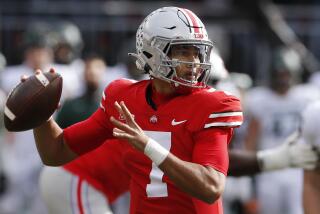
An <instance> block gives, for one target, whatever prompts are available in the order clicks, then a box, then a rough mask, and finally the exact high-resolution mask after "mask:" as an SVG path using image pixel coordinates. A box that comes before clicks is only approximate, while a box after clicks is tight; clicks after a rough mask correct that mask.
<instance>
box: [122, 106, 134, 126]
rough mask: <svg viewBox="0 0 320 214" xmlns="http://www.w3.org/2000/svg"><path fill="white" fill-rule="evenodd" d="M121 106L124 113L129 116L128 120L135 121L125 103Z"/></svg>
mask: <svg viewBox="0 0 320 214" xmlns="http://www.w3.org/2000/svg"><path fill="white" fill-rule="evenodd" d="M120 106H121V109H122V111H123V113H124V114H125V115H126V116H127V119H129V120H130V121H134V118H133V115H132V114H131V112H130V111H129V109H128V108H127V106H126V104H124V102H123V101H121V102H120Z"/></svg>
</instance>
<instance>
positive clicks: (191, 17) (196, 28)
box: [182, 8, 200, 33]
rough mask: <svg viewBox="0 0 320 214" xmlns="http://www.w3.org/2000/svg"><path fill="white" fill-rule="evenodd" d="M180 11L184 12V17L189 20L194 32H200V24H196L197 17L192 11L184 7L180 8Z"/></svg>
mask: <svg viewBox="0 0 320 214" xmlns="http://www.w3.org/2000/svg"><path fill="white" fill-rule="evenodd" d="M182 11H183V12H184V13H185V15H186V17H187V18H188V19H189V20H190V21H191V23H192V28H193V31H194V33H200V26H199V24H198V20H197V17H196V16H195V15H194V13H193V12H192V11H190V10H188V9H184V8H182Z"/></svg>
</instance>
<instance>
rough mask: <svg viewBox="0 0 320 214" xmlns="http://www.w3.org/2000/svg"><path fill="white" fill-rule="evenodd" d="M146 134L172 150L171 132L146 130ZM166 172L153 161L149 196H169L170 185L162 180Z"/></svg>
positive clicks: (147, 192) (148, 188) (147, 189)
mask: <svg viewBox="0 0 320 214" xmlns="http://www.w3.org/2000/svg"><path fill="white" fill-rule="evenodd" d="M144 132H145V134H146V135H147V136H148V137H150V138H152V139H154V140H155V141H157V142H158V143H159V144H160V145H161V146H163V147H164V148H165V149H167V150H168V151H170V148H171V132H159V131H144ZM163 175H164V173H163V172H162V171H161V170H160V169H159V168H158V167H157V166H156V165H155V164H154V163H153V162H152V169H151V171H150V174H149V178H150V183H149V184H147V188H146V194H147V196H148V198H153V197H168V185H167V183H165V182H163V181H162V178H163Z"/></svg>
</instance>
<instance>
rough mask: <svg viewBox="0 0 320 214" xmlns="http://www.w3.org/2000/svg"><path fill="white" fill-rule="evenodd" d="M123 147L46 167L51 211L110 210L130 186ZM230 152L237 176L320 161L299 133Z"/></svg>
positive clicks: (103, 148) (43, 187)
mask: <svg viewBox="0 0 320 214" xmlns="http://www.w3.org/2000/svg"><path fill="white" fill-rule="evenodd" d="M211 57H212V56H211ZM212 63H213V64H216V62H215V61H214V62H212ZM215 71H216V72H217V70H215ZM69 114H72V113H71V112H70V113H69ZM76 114H78V113H76ZM69 116H71V115H69ZM74 118H75V119H76V118H77V117H74ZM78 118H79V116H78ZM121 148H122V146H121V144H118V143H116V142H113V141H111V142H105V143H104V144H103V145H102V146H100V147H99V148H97V149H96V150H94V151H92V152H90V153H87V154H85V155H83V156H81V157H80V158H78V159H76V160H74V161H72V162H71V163H68V164H67V165H65V166H63V168H62V167H58V168H57V167H45V168H44V170H43V172H42V177H41V182H40V186H41V190H42V194H43V196H44V200H45V202H46V204H47V207H48V211H49V213H52V214H60V213H61V214H62V213H63V214H66V213H73V212H82V213H110V212H111V209H110V207H109V204H111V203H113V202H114V200H115V199H116V198H118V197H119V196H120V195H121V194H122V193H124V192H125V191H127V190H128V189H129V181H130V177H129V175H128V174H127V173H126V170H125V169H124V166H123V161H122V158H123V155H122V152H121V151H122V149H121ZM229 156H230V168H229V172H228V173H229V175H235V176H240V175H251V174H254V173H258V172H261V171H271V170H277V169H283V168H287V167H302V168H306V169H313V168H314V167H315V165H316V162H317V155H316V152H315V151H313V150H312V148H311V146H310V145H307V144H299V145H298V144H297V143H296V135H294V136H291V137H290V138H288V139H287V140H286V142H285V143H284V144H283V145H281V146H279V147H277V148H274V149H272V150H265V151H259V152H258V154H255V153H251V152H245V151H239V150H229ZM259 163H260V164H259ZM52 183H55V185H54V186H53V185H52ZM116 213H117V210H116ZM120 213H125V212H123V211H122V212H120Z"/></svg>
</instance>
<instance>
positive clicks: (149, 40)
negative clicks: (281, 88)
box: [34, 7, 242, 213]
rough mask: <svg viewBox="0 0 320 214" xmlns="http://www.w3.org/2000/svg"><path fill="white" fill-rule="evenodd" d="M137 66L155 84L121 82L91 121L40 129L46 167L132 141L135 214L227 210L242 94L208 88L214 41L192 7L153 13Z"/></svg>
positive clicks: (127, 148)
mask: <svg viewBox="0 0 320 214" xmlns="http://www.w3.org/2000/svg"><path fill="white" fill-rule="evenodd" d="M136 46H137V53H136V54H133V55H134V56H136V57H137V66H138V68H139V69H142V70H143V71H144V72H148V73H149V74H150V80H146V81H140V82H135V81H131V80H125V79H120V80H117V81H114V82H112V83H111V84H110V85H109V86H108V87H107V88H106V90H105V93H104V96H103V97H102V101H101V108H99V109H98V110H97V111H96V112H95V113H94V114H93V115H92V116H91V117H90V118H89V119H87V120H85V121H83V122H81V123H77V124H76V125H73V126H70V127H68V128H66V129H64V130H62V129H61V128H60V127H59V126H58V125H57V124H56V123H55V122H54V120H53V119H51V120H49V121H47V122H45V123H44V124H42V125H41V126H40V127H37V128H35V129H34V135H35V140H36V144H37V147H38V149H39V153H40V156H41V158H42V160H43V162H44V163H45V164H47V165H54V166H57V165H62V164H65V163H67V162H69V161H71V160H73V159H75V158H76V157H78V156H79V155H82V154H85V153H87V152H89V151H91V150H93V149H95V148H97V147H98V146H100V145H101V144H102V143H103V142H104V141H105V140H106V139H111V138H113V137H116V138H119V139H122V140H125V142H126V143H127V144H123V145H124V148H123V152H124V154H123V155H124V158H123V161H124V164H125V167H126V170H127V171H128V173H129V174H130V177H131V180H130V193H131V207H130V209H131V213H139V212H140V213H141V212H143V213H208V212H210V213H222V205H221V200H220V196H221V194H222V191H223V189H224V183H225V176H226V173H227V168H228V152H227V146H228V143H229V142H230V140H231V137H232V134H233V129H234V128H236V127H238V126H239V125H241V123H242V112H241V106H240V102H239V100H238V99H237V98H236V97H233V96H231V95H227V94H225V93H224V92H222V91H215V90H214V89H212V88H210V87H207V85H206V81H207V79H208V74H209V71H210V63H209V58H210V53H211V48H212V42H211V41H210V40H209V39H208V35H207V33H206V29H205V27H204V25H203V23H202V22H201V20H200V19H199V18H198V17H197V16H196V15H195V14H194V13H193V12H191V11H190V10H187V9H183V8H177V7H165V8H160V9H158V10H156V11H154V12H152V13H151V14H150V15H149V16H147V17H146V18H145V20H144V21H143V22H142V24H141V25H140V27H139V29H138V31H137V41H136Z"/></svg>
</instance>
